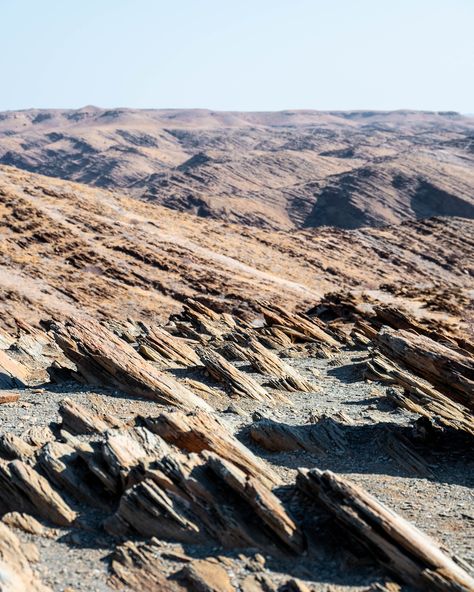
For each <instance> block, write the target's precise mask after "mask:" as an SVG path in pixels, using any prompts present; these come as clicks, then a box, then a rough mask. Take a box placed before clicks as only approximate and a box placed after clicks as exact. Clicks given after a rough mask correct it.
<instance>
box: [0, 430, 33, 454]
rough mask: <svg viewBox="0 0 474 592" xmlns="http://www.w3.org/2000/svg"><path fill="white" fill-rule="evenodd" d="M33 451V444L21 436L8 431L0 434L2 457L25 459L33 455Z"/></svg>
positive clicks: (0, 452)
mask: <svg viewBox="0 0 474 592" xmlns="http://www.w3.org/2000/svg"><path fill="white" fill-rule="evenodd" d="M34 453H35V448H34V446H31V445H30V444H28V443H27V442H25V440H23V438H20V437H19V436H16V435H15V434H10V433H7V434H2V436H0V456H2V457H3V458H6V459H8V460H14V459H16V458H18V459H20V460H27V459H29V458H31V457H33V455H34Z"/></svg>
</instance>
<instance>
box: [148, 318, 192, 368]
mask: <svg viewBox="0 0 474 592" xmlns="http://www.w3.org/2000/svg"><path fill="white" fill-rule="evenodd" d="M139 343H140V346H141V347H143V346H144V347H145V348H147V349H146V350H144V353H146V352H147V351H150V350H151V351H152V352H155V353H156V354H158V356H159V357H161V359H162V360H163V359H164V360H166V361H170V362H177V363H178V364H182V365H183V366H197V365H199V364H200V360H199V357H198V355H197V354H196V352H195V351H194V350H193V349H192V348H191V347H190V346H189V345H188V344H187V343H186V340H184V339H182V338H180V337H175V336H174V335H171V334H170V333H168V332H167V331H166V330H165V329H163V328H162V327H158V326H156V325H155V326H153V327H152V328H150V329H149V330H148V332H147V333H146V335H145V336H144V337H142V338H141V339H140V340H139Z"/></svg>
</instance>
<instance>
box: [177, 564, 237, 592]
mask: <svg viewBox="0 0 474 592" xmlns="http://www.w3.org/2000/svg"><path fill="white" fill-rule="evenodd" d="M180 575H181V577H182V578H183V579H184V580H185V581H186V583H188V584H189V588H188V589H189V590H190V592H235V588H234V586H232V584H231V582H230V579H229V576H228V575H227V572H226V570H225V569H224V568H223V567H222V565H221V564H220V563H219V561H218V560H217V559H214V558H212V557H211V558H209V559H195V560H194V561H192V562H191V563H189V564H188V565H186V566H185V567H183V569H182V570H181V573H180Z"/></svg>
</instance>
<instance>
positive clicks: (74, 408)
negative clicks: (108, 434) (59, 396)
mask: <svg viewBox="0 0 474 592" xmlns="http://www.w3.org/2000/svg"><path fill="white" fill-rule="evenodd" d="M59 415H60V416H61V418H62V427H63V429H66V430H68V431H69V432H71V433H72V434H101V433H103V432H105V431H106V430H107V429H108V428H109V426H108V425H107V424H106V423H105V421H103V420H102V419H101V418H100V417H99V416H98V415H97V414H95V413H93V412H92V411H89V409H86V408H85V407H84V406H83V405H79V403H76V402H75V401H73V400H72V399H63V400H62V401H61V403H60V404H59Z"/></svg>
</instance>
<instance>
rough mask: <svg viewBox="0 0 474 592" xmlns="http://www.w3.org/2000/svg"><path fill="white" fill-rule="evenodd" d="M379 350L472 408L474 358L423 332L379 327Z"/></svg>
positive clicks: (473, 405)
mask: <svg viewBox="0 0 474 592" xmlns="http://www.w3.org/2000/svg"><path fill="white" fill-rule="evenodd" d="M374 343H375V344H376V345H377V347H378V348H379V349H380V350H381V352H382V353H383V354H384V355H386V356H387V357H389V358H390V359H391V360H393V361H395V362H396V363H397V362H398V363H400V362H401V363H402V364H404V365H406V366H407V367H409V368H410V369H411V370H413V371H414V372H416V373H417V374H418V375H419V376H421V377H422V378H425V379H426V380H428V381H429V382H431V383H432V384H433V385H434V386H435V387H437V388H439V389H440V390H442V391H443V392H444V393H445V394H446V395H447V396H448V397H450V398H454V399H455V400H458V401H459V402H461V403H463V404H464V405H466V406H467V407H469V408H471V409H474V361H473V360H472V358H470V357H468V356H467V355H464V354H462V353H460V352H459V351H456V350H453V349H451V348H448V347H446V346H444V345H442V344H440V343H437V342H436V341H433V340H432V339H430V338H429V337H426V336H424V335H415V334H414V333H409V332H408V331H404V330H402V329H400V330H398V331H395V330H393V329H390V328H388V327H385V328H383V329H382V330H381V331H380V332H379V333H378V335H377V336H376V337H375V338H374Z"/></svg>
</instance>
